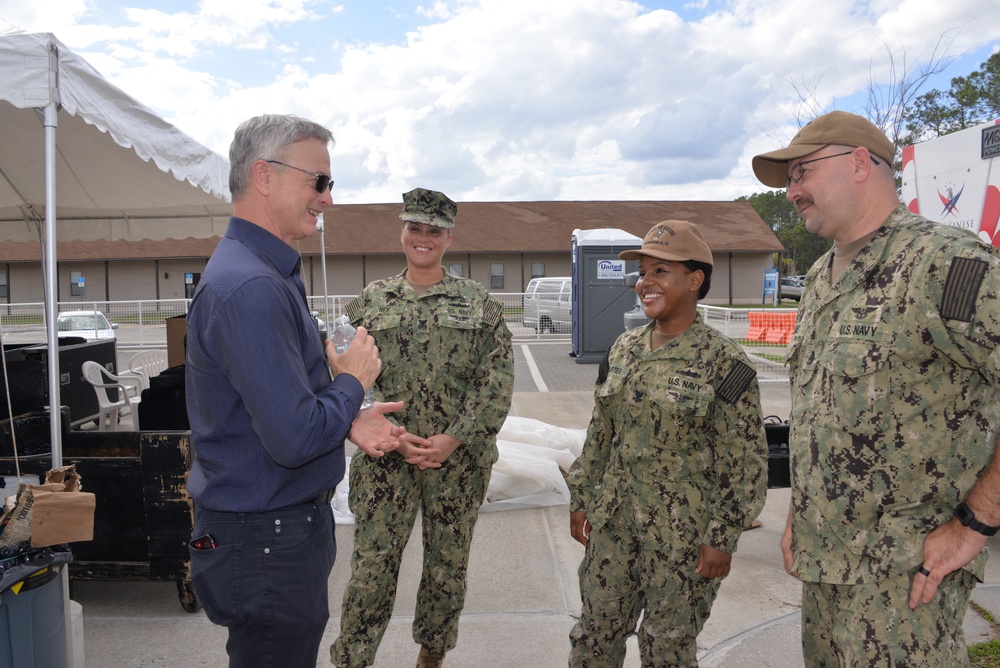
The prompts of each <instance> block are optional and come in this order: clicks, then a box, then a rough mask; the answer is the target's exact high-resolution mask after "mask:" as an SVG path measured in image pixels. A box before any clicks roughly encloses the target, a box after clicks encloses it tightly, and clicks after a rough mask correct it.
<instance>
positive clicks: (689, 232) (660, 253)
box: [618, 220, 712, 265]
mask: <svg viewBox="0 0 1000 668" xmlns="http://www.w3.org/2000/svg"><path fill="white" fill-rule="evenodd" d="M643 255H646V256H648V257H655V258H656V259H658V260H668V261H671V262H687V261H688V260H694V261H696V262H704V263H705V264H709V265H710V264H712V249H711V248H709V247H708V244H707V243H705V239H704V237H702V236H701V231H700V230H699V229H698V226H697V225H695V224H693V223H689V222H688V221H686V220H665V221H663V222H662V223H657V224H656V225H653V229H651V230H650V231H649V232H647V233H646V237H645V238H644V239H643V240H642V248H637V249H635V250H627V251H622V252H621V253H619V254H618V258H619V259H621V260H638V259H639V258H640V257H642V256H643Z"/></svg>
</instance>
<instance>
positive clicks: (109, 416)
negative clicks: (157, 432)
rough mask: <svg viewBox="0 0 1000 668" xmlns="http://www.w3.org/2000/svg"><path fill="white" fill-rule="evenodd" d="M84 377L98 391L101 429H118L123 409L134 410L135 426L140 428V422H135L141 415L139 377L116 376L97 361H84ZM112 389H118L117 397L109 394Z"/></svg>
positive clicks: (98, 425) (99, 425)
mask: <svg viewBox="0 0 1000 668" xmlns="http://www.w3.org/2000/svg"><path fill="white" fill-rule="evenodd" d="M83 377H84V378H86V379H87V382H89V383H90V384H91V385H93V386H94V392H96V393H97V405H98V410H99V417H100V419H99V421H98V423H97V428H98V430H99V431H118V421H119V420H120V419H121V415H122V411H123V409H130V410H131V411H132V422H133V426H135V427H136V428H138V424H135V423H136V422H137V421H138V417H139V413H138V411H137V410H136V408H138V406H139V401H140V397H139V394H140V392H141V391H142V389H141V388H142V383H141V381H140V380H139V379H138V378H137V377H135V376H116V375H115V374H113V373H111V372H110V371H108V370H107V369H105V368H104V367H103V366H101V365H100V364H98V363H97V362H84V363H83ZM111 389H115V390H117V392H116V393H115V394H116V396H117V398H116V399H112V398H111V396H110V395H109V393H108V390H111Z"/></svg>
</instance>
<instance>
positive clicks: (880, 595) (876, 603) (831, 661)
mask: <svg viewBox="0 0 1000 668" xmlns="http://www.w3.org/2000/svg"><path fill="white" fill-rule="evenodd" d="M914 573H916V568H914V569H912V570H910V571H909V572H907V573H902V574H900V575H898V576H896V577H893V578H889V579H887V580H883V581H881V582H875V583H871V584H861V585H832V584H822V583H818V582H804V583H803V584H802V655H803V657H804V659H805V664H806V666H807V667H808V668H941V667H942V666H948V667H949V668H954V667H959V666H968V665H969V656H968V650H967V649H966V646H965V634H964V633H963V631H962V622H963V620H964V619H965V612H966V610H967V609H968V607H969V598H970V596H971V594H972V589H973V588H974V587H975V586H976V578H975V576H974V575H972V574H971V573H969V572H967V571H962V570H960V571H956V572H955V573H952V574H951V575H949V576H948V577H946V578H945V579H944V581H943V582H942V583H941V586H940V587H939V588H938V592H937V595H936V596H935V597H934V600H933V601H931V602H930V603H925V604H921V605H920V606H918V607H917V609H916V610H911V609H910V607H909V605H908V600H909V596H910V585H911V583H912V582H913V575H914Z"/></svg>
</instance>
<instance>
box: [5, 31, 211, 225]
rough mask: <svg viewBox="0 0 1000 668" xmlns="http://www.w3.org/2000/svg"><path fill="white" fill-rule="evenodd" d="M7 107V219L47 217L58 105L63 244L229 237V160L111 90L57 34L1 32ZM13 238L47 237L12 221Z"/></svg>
mask: <svg viewBox="0 0 1000 668" xmlns="http://www.w3.org/2000/svg"><path fill="white" fill-rule="evenodd" d="M0 100H2V102H0V222H4V223H11V222H20V221H28V220H31V219H34V220H41V219H43V218H44V217H45V186H46V180H45V151H44V127H43V122H42V110H43V109H44V108H46V107H47V106H49V105H50V104H55V105H57V107H59V108H60V113H59V114H58V119H57V123H58V128H57V130H56V141H55V165H54V166H55V183H56V190H55V198H56V212H55V213H56V218H57V219H58V221H59V230H58V233H59V237H60V238H61V239H64V240H70V239H72V240H80V241H87V240H94V239H106V240H115V239H132V240H137V239H156V240H159V239H165V238H184V237H188V236H197V237H209V236H218V235H220V234H222V233H223V232H224V230H225V223H226V222H227V221H228V216H229V213H230V210H231V209H230V205H229V204H228V203H227V202H228V199H229V189H228V176H229V164H228V162H227V161H226V160H225V159H224V158H222V156H220V155H218V154H217V153H214V152H212V151H210V150H209V149H208V148H206V147H205V146H202V145H201V144H200V143H198V142H196V141H195V140H193V139H191V138H190V137H189V136H187V135H186V134H184V133H183V132H181V131H180V130H178V129H177V128H176V127H174V126H173V125H170V124H169V123H167V122H166V121H164V120H163V119H161V118H160V117H159V116H157V115H156V114H155V113H153V112H152V111H151V110H149V109H148V108H147V107H145V106H144V105H142V104H141V103H139V102H138V101H136V100H134V99H133V98H131V97H129V96H128V95H126V94H125V93H124V92H122V91H121V90H120V89H118V88H116V87H115V86H113V85H112V84H110V83H109V82H108V81H106V80H105V79H104V78H103V77H102V76H101V75H100V74H98V73H97V71H96V70H94V68H92V67H91V66H90V65H89V64H88V63H87V62H86V61H84V60H83V59H81V58H80V57H79V56H77V55H76V54H74V53H73V52H72V51H70V50H69V49H67V48H66V47H65V46H63V45H62V44H61V43H60V42H59V41H58V40H57V39H56V38H55V37H54V36H53V35H50V34H47V33H38V34H35V33H30V34H29V33H20V34H8V35H0ZM172 221H173V222H172ZM4 236H5V237H6V239H7V240H9V241H31V240H34V241H37V240H38V234H37V229H36V228H35V226H34V225H27V224H25V225H9V224H6V225H5V226H4Z"/></svg>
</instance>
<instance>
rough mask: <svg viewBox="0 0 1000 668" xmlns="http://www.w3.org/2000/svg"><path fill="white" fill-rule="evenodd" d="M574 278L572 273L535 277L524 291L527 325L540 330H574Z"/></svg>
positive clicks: (525, 322) (524, 319) (525, 321)
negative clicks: (570, 275)
mask: <svg viewBox="0 0 1000 668" xmlns="http://www.w3.org/2000/svg"><path fill="white" fill-rule="evenodd" d="M572 293H573V279H572V278H570V277H569V276H560V277H553V278H548V277H546V278H533V279H531V280H530V281H528V287H527V289H526V290H525V291H524V318H523V320H522V322H523V324H524V326H525V327H530V328H531V329H533V330H535V331H537V332H540V333H545V332H553V333H554V332H561V333H566V334H568V333H569V332H571V331H573V303H572Z"/></svg>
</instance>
